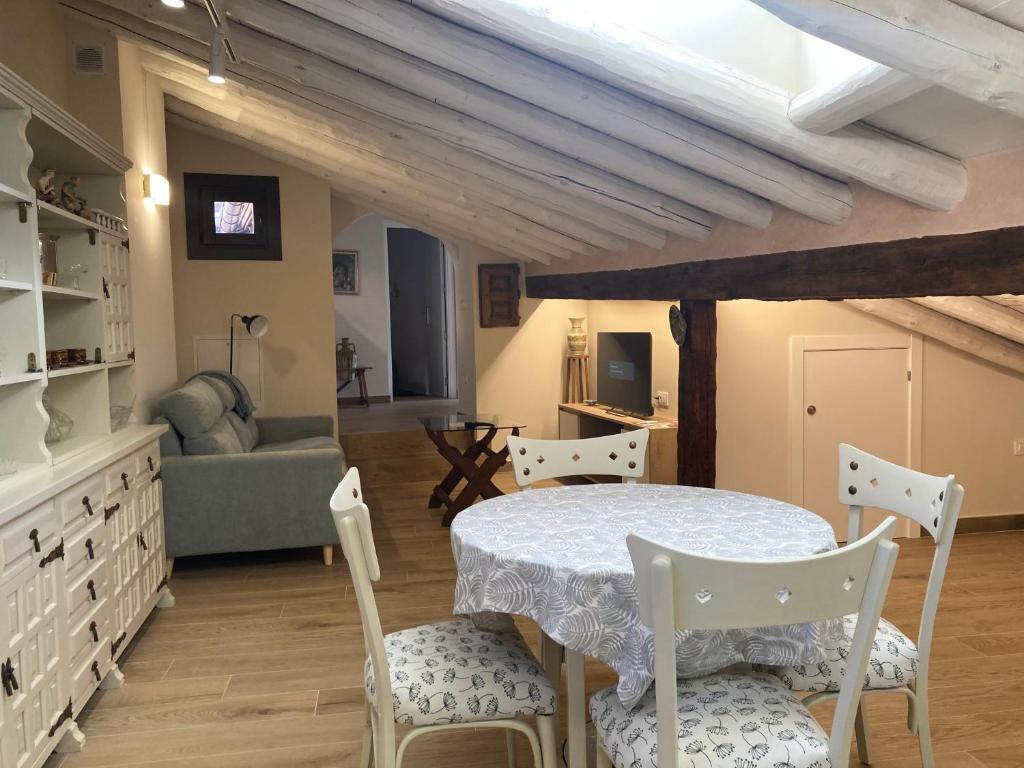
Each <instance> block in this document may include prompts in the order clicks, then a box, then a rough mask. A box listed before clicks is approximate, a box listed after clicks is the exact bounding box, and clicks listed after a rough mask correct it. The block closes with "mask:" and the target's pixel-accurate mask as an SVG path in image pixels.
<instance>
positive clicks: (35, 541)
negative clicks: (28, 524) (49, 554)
mask: <svg viewBox="0 0 1024 768" xmlns="http://www.w3.org/2000/svg"><path fill="white" fill-rule="evenodd" d="M28 538H29V540H30V541H31V542H32V546H33V547H35V550H36V552H42V551H43V548H42V547H40V546H39V529H38V528H33V529H32V530H31V531H30V532H29V534H28Z"/></svg>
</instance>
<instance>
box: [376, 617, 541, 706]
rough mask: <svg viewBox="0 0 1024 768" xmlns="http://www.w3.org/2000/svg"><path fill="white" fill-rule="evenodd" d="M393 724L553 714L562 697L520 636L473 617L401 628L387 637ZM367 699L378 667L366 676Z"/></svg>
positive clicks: (385, 641)
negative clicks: (478, 623) (488, 626)
mask: <svg viewBox="0 0 1024 768" xmlns="http://www.w3.org/2000/svg"><path fill="white" fill-rule="evenodd" d="M384 647H385V651H386V652H387V657H388V665H389V666H390V668H391V692H392V699H393V702H394V707H395V721H396V722H399V723H404V724H406V725H440V724H444V723H466V722H473V721H480V720H498V719H502V718H509V717H516V716H517V715H550V714H553V713H554V711H555V701H556V697H557V695H558V694H557V691H556V690H555V688H554V687H553V686H552V685H551V683H550V682H549V681H548V679H547V677H546V676H545V675H544V672H543V670H542V669H541V667H540V664H539V663H538V662H537V660H536V659H535V658H534V656H533V654H532V653H530V649H529V648H527V647H526V644H525V643H524V642H523V639H522V637H520V635H519V632H518V631H515V630H514V629H513V630H512V631H508V632H498V633H495V632H488V631H486V630H482V629H477V627H476V626H474V624H473V622H472V621H470V620H469V619H456V620H455V621H447V622H444V623H441V624H427V625H424V626H422V627H413V628H412V629H403V630H401V631H400V632H392V633H391V634H390V635H386V636H385V637H384ZM364 675H365V681H366V690H367V692H368V694H369V696H370V697H371V698H372V696H373V695H374V694H375V693H376V685H375V683H374V678H373V668H372V665H371V664H370V660H369V659H367V660H366V667H365V670H364Z"/></svg>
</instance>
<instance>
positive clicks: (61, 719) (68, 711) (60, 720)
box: [50, 230, 95, 739]
mask: <svg viewBox="0 0 1024 768" xmlns="http://www.w3.org/2000/svg"><path fill="white" fill-rule="evenodd" d="M90 231H91V232H95V230H90ZM73 716H74V710H73V709H72V708H71V699H70V698H69V699H68V705H67V706H66V707H64V709H63V711H61V713H60V715H58V716H57V722H55V723H54V724H53V727H51V728H50V738H51V739H52V738H53V736H54V734H55V733H57V731H58V730H59V729H60V727H61V726H62V725H64V723H65V721H67V720H70V719H71V718H72V717H73Z"/></svg>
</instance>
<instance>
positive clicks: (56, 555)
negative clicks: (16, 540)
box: [39, 538, 64, 568]
mask: <svg viewBox="0 0 1024 768" xmlns="http://www.w3.org/2000/svg"><path fill="white" fill-rule="evenodd" d="M63 559H64V539H63V538H62V539H61V540H60V544H58V545H57V546H56V547H54V548H53V549H52V550H50V553H49V554H48V555H47V556H46V557H44V558H43V559H42V560H40V561H39V567H40V568H45V567H46V566H47V565H49V564H50V563H52V562H53V561H54V560H63Z"/></svg>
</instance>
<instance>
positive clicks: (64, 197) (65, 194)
mask: <svg viewBox="0 0 1024 768" xmlns="http://www.w3.org/2000/svg"><path fill="white" fill-rule="evenodd" d="M80 182H81V179H79V178H78V177H77V176H72V177H71V178H70V179H68V180H67V181H65V182H64V183H63V184H62V185H61V188H60V206H61V208H63V209H64V210H66V211H70V212H71V213H74V214H75V215H77V216H81V217H82V218H83V219H88V218H90V216H89V213H90V211H89V205H88V203H87V201H86V199H85V198H84V197H81V196H80V195H79V194H78V184H79V183H80Z"/></svg>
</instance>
